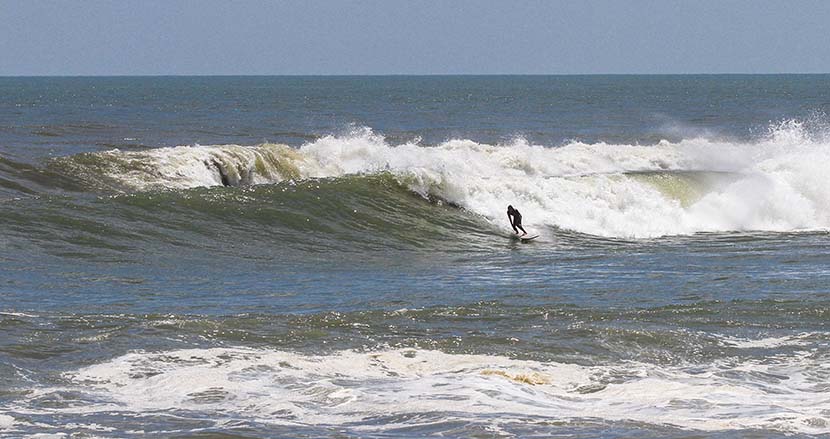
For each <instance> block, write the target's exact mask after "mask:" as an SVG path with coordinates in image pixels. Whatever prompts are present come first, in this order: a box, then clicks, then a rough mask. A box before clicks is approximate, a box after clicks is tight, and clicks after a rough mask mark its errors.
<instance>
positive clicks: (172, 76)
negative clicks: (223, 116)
mask: <svg viewBox="0 0 830 439" xmlns="http://www.w3.org/2000/svg"><path fill="white" fill-rule="evenodd" d="M793 75H803V76H808V75H812V76H818V75H830V72H769V73H757V72H755V73H745V72H726V73H710V72H698V73H276V74H257V73H219V74H189V73H188V74H178V73H173V74H167V73H161V74H155V73H150V74H66V75H61V74H54V75H53V74H45V75H7V74H1V73H0V78H154V77H155V78H175V77H181V78H199V77H201V78H215V77H321V78H323V77H413V76H417V77H429V76H434V77H440V76H444V77H446V76H793Z"/></svg>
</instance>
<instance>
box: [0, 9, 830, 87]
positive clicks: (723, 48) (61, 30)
mask: <svg viewBox="0 0 830 439" xmlns="http://www.w3.org/2000/svg"><path fill="white" fill-rule="evenodd" d="M828 25H830V1H825V0H790V1H784V0H780V1H769V0H755V1H750V0H716V1H712V0H663V1H659V0H630V1H625V0H616V1H614V0H607V1H606V0H584V1H579V0H573V1H559V0H550V1H535V0H534V1H531V0H527V1H524V0H503V1H493V0H477V1H472V0H445V1H438V0H410V1H402V0H354V1H353V0H340V1H335V0H331V1H317V0H299V1H295V0H285V1H278V0H272V1H264V0H244V1H231V0H136V1H129V0H121V1H118V0H111V1H103V0H77V1H63V0H56V1H43V0H0V75H4V76H21V75H363V74H609V73H658V74H659V73H826V72H830V26H828Z"/></svg>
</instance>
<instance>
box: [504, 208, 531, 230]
mask: <svg viewBox="0 0 830 439" xmlns="http://www.w3.org/2000/svg"><path fill="white" fill-rule="evenodd" d="M507 219H509V220H510V225H511V226H513V230H515V231H516V234H518V233H519V229H521V230H522V236H524V235H527V232H525V229H524V227H522V214H521V213H519V211H518V210H517V209H514V208H513V206H507Z"/></svg>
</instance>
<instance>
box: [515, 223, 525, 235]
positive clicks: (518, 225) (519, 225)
mask: <svg viewBox="0 0 830 439" xmlns="http://www.w3.org/2000/svg"><path fill="white" fill-rule="evenodd" d="M516 227H518V228H520V229H522V234H524V235H527V232H525V228H524V227H522V225H521V224H516ZM516 233H519V231H518V230H516Z"/></svg>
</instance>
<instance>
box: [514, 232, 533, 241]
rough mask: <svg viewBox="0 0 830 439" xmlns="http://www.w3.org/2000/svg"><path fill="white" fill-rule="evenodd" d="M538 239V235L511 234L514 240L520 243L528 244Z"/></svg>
mask: <svg viewBox="0 0 830 439" xmlns="http://www.w3.org/2000/svg"><path fill="white" fill-rule="evenodd" d="M538 237H539V235H517V234H515V233H514V234H513V238H514V239H519V240H521V241H522V242H530V241H532V240H534V239H536V238H538Z"/></svg>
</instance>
